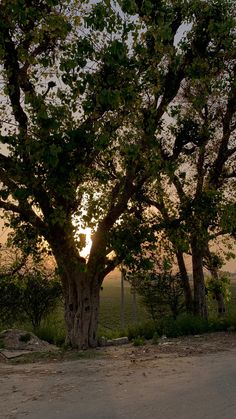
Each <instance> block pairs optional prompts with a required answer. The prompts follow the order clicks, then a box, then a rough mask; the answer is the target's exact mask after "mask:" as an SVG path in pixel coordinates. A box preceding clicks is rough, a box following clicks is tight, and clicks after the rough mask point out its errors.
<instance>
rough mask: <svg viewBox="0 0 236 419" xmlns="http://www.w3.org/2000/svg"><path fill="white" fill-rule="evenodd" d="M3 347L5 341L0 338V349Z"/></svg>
mask: <svg viewBox="0 0 236 419" xmlns="http://www.w3.org/2000/svg"><path fill="white" fill-rule="evenodd" d="M4 348H5V343H4V341H3V340H2V339H0V349H4Z"/></svg>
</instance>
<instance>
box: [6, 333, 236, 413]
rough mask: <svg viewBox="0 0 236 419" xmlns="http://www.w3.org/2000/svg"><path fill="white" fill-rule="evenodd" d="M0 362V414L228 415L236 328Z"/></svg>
mask: <svg viewBox="0 0 236 419" xmlns="http://www.w3.org/2000/svg"><path fill="white" fill-rule="evenodd" d="M71 358H72V357H71V354H70V356H69V355H68V356H66V357H65V356H64V357H63V358H62V359H61V360H59V359H58V356H57V357H55V358H53V355H52V356H51V358H50V360H46V359H43V360H42V359H41V360H37V362H34V363H27V364H21V363H19V364H15V365H13V364H12V363H11V362H9V361H8V362H2V363H0V418H1V419H18V418H19V419H21V418H29V419H54V418H55V419H56V418H57V419H118V418H131V419H132V418H138V419H141V418H144V419H146V418H147V419H149V418H150V419H152V418H153V419H154V418H155V419H156V418H157V419H199V418H202V419H233V418H235V417H236V397H235V394H236V362H235V360H236V333H235V332H231V333H212V334H207V335H201V336H200V335H199V336H198V335H197V336H192V337H184V338H176V339H162V340H161V341H160V343H159V344H158V345H152V344H149V343H148V344H146V345H144V346H141V347H134V346H132V345H131V344H128V345H124V346H120V347H106V348H99V349H97V350H94V351H92V352H87V353H85V354H84V358H81V359H78V358H77V359H76V357H75V359H74V360H72V359H71Z"/></svg>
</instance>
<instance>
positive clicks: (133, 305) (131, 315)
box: [99, 271, 147, 330]
mask: <svg viewBox="0 0 236 419" xmlns="http://www.w3.org/2000/svg"><path fill="white" fill-rule="evenodd" d="M135 300H136V301H135ZM146 319H147V313H146V311H145V309H144V307H143V305H142V304H141V302H140V297H139V296H137V295H136V296H134V295H133V294H132V293H131V289H130V285H129V284H128V283H127V282H124V327H125V328H126V327H127V326H129V325H131V324H133V323H138V322H141V321H143V320H146ZM99 326H100V329H108V330H110V329H111V330H114V329H120V328H122V314H121V278H120V273H119V271H114V272H113V273H111V274H110V275H109V276H108V277H107V278H106V279H105V281H104V283H103V289H102V291H101V299H100V317H99Z"/></svg>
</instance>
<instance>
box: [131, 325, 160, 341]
mask: <svg viewBox="0 0 236 419" xmlns="http://www.w3.org/2000/svg"><path fill="white" fill-rule="evenodd" d="M155 332H156V325H155V323H154V322H152V321H149V322H143V323H139V324H137V325H134V326H130V327H129V328H128V338H129V340H131V341H132V340H133V339H135V338H137V337H138V336H142V337H144V339H147V340H149V339H152V338H153V335H154V333H155Z"/></svg>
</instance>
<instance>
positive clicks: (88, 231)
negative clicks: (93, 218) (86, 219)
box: [80, 227, 92, 258]
mask: <svg viewBox="0 0 236 419" xmlns="http://www.w3.org/2000/svg"><path fill="white" fill-rule="evenodd" d="M80 233H82V234H85V235H86V245H85V246H84V248H83V249H82V250H81V252H80V255H81V256H82V257H84V258H86V257H87V256H88V255H89V252H90V249H91V246H92V239H91V228H90V227H86V228H84V229H82V230H81V231H80Z"/></svg>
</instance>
